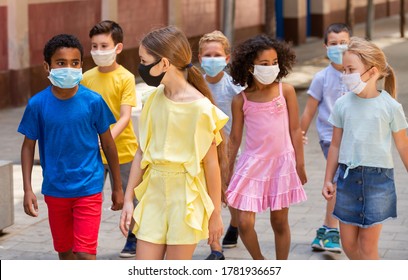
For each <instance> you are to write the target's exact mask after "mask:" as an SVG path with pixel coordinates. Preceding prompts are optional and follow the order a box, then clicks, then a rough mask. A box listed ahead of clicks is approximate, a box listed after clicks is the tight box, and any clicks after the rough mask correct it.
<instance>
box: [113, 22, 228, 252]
mask: <svg viewBox="0 0 408 280" xmlns="http://www.w3.org/2000/svg"><path fill="white" fill-rule="evenodd" d="M139 56H140V60H141V62H140V65H139V74H140V76H141V77H142V78H143V80H144V81H145V82H146V83H147V84H148V85H151V86H156V87H157V89H156V91H155V92H154V93H153V94H152V95H151V96H150V97H149V99H148V101H147V102H146V104H145V105H144V107H143V111H142V114H141V117H140V124H139V128H140V130H139V135H140V136H139V138H140V147H139V148H138V151H137V153H136V156H135V158H134V160H133V163H132V168H131V171H130V178H129V183H128V185H127V189H126V194H125V203H124V207H123V210H122V215H121V220H120V228H121V231H122V232H123V234H124V235H127V232H128V227H129V225H130V221H131V219H132V217H133V219H134V220H135V226H134V228H133V232H134V233H135V234H136V236H137V239H138V243H137V249H136V259H148V260H152V259H164V258H165V259H191V258H192V256H193V253H194V250H195V248H196V245H197V243H198V242H199V241H200V240H202V239H207V238H208V243H209V244H211V243H212V242H213V241H216V240H218V239H219V238H220V237H221V235H222V233H223V224H222V219H221V175H220V164H219V161H218V153H217V145H218V144H220V143H221V141H222V137H221V134H220V130H221V128H222V127H223V126H224V125H225V124H226V122H227V121H228V117H227V116H226V115H225V114H224V113H223V112H222V111H221V110H219V109H218V108H217V107H215V106H214V105H213V102H212V101H213V100H212V97H211V92H210V90H209V89H208V87H207V85H206V83H205V81H204V79H203V77H202V74H201V73H200V71H199V70H198V69H197V68H196V67H194V66H193V65H192V64H191V58H192V52H191V48H190V45H189V43H188V40H187V38H186V36H185V35H184V34H183V33H182V32H181V31H180V30H179V29H177V28H176V27H165V28H161V29H157V30H155V31H152V32H150V33H149V34H148V35H146V37H145V38H143V40H142V42H141V44H140V47H139ZM134 195H136V197H137V199H138V200H139V204H138V206H137V207H136V208H135V209H133V202H132V201H133V198H134Z"/></svg>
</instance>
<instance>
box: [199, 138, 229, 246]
mask: <svg viewBox="0 0 408 280" xmlns="http://www.w3.org/2000/svg"><path fill="white" fill-rule="evenodd" d="M203 167H204V174H205V180H206V183H207V189H208V195H209V196H210V198H211V200H212V202H213V204H214V211H213V212H212V214H211V216H210V220H209V223H208V231H209V237H208V244H212V243H213V242H215V241H218V240H219V239H220V238H221V235H222V233H223V228H224V227H223V223H222V218H221V170H220V166H219V163H218V155H217V146H216V144H215V140H214V141H213V143H212V144H211V146H210V149H209V150H208V152H207V154H206V155H205V157H204V159H203Z"/></svg>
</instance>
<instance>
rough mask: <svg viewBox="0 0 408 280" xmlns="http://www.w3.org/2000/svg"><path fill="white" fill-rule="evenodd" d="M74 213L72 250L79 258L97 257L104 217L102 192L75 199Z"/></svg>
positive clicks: (90, 258) (89, 258)
mask: <svg viewBox="0 0 408 280" xmlns="http://www.w3.org/2000/svg"><path fill="white" fill-rule="evenodd" d="M72 215H73V217H74V245H73V248H72V251H73V252H74V254H75V256H76V258H77V259H78V260H94V259H96V250H97V246H98V234H99V227H100V224H101V217H102V193H97V194H94V195H90V196H85V197H80V198H77V199H75V202H74V205H73V207H72Z"/></svg>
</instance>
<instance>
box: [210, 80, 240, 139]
mask: <svg viewBox="0 0 408 280" xmlns="http://www.w3.org/2000/svg"><path fill="white" fill-rule="evenodd" d="M207 84H208V87H209V88H210V90H211V92H212V94H213V97H214V100H215V103H216V105H217V107H218V108H220V109H221V111H223V112H224V113H225V114H227V116H228V117H229V120H228V122H227V124H226V125H225V126H224V131H225V133H226V134H227V135H228V136H229V135H230V133H231V126H232V112H231V103H232V99H233V98H234V96H235V95H237V94H238V93H240V92H241V91H243V90H244V87H241V86H240V85H235V84H234V83H233V82H232V77H231V76H230V75H229V74H228V73H227V72H224V75H223V77H222V79H221V80H220V81H219V82H218V83H215V84H210V83H208V82H207Z"/></svg>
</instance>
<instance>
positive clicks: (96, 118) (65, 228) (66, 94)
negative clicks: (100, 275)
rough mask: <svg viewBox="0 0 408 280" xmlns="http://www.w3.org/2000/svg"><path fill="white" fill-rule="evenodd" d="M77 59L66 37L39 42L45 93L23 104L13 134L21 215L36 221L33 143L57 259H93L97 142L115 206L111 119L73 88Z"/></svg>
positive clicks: (98, 201)
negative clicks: (20, 138) (18, 144)
mask: <svg viewBox="0 0 408 280" xmlns="http://www.w3.org/2000/svg"><path fill="white" fill-rule="evenodd" d="M82 58H83V48H82V46H81V44H80V42H79V41H78V39H77V38H76V37H74V36H72V35H68V34H60V35H56V36H54V37H53V38H52V39H51V40H49V41H48V42H47V44H46V45H45V47H44V68H45V70H46V71H47V72H48V73H49V76H48V79H49V80H50V81H51V83H52V85H51V86H49V87H47V88H46V89H44V90H43V91H41V92H39V93H37V94H36V95H35V96H33V97H32V98H31V99H30V100H29V102H28V105H27V107H26V109H25V112H24V115H23V118H22V120H21V123H20V125H19V127H18V132H20V133H22V134H24V135H25V137H24V142H23V145H22V149H21V159H22V162H21V165H22V172H23V184H24V212H25V213H26V214H27V215H29V216H33V217H37V216H38V204H37V198H36V196H35V194H34V192H33V190H32V186H31V171H32V167H33V158H34V149H35V145H36V141H37V140H38V146H39V152H40V162H41V167H42V169H43V183H42V189H41V193H42V194H43V195H44V200H45V202H46V203H47V207H48V217H49V223H50V228H51V234H52V238H53V243H54V248H55V250H56V251H57V252H58V256H59V258H60V259H96V249H97V241H98V232H99V226H100V221H101V214H102V188H103V182H104V178H103V175H104V174H103V172H104V170H103V164H102V160H101V155H100V151H99V140H100V145H101V147H102V149H103V151H104V153H105V155H106V157H107V159H108V163H109V167H110V169H111V171H112V176H113V182H114V188H113V192H112V202H113V204H112V207H111V209H112V210H115V211H116V210H120V209H122V206H123V191H122V183H121V180H120V172H119V162H118V155H117V151H116V147H115V143H114V141H113V139H112V135H111V133H110V130H109V126H110V125H111V124H112V123H114V122H115V118H114V116H113V115H112V113H111V111H110V110H109V108H108V106H107V105H106V103H105V102H104V101H103V99H102V97H101V96H100V95H99V94H97V93H96V92H93V91H91V90H89V89H88V88H86V87H84V86H81V85H79V82H80V81H81V79H82V68H81V67H82ZM98 139H99V140H98Z"/></svg>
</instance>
